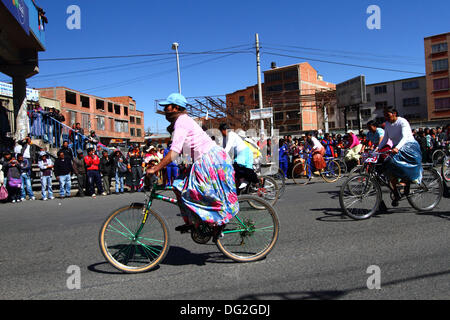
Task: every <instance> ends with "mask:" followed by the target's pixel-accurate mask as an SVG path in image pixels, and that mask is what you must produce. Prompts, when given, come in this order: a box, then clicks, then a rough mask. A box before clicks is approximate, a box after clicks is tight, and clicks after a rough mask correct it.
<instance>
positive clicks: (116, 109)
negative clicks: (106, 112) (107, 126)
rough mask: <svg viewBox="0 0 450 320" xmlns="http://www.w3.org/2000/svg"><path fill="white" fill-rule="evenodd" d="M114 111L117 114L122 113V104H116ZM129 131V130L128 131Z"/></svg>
mask: <svg viewBox="0 0 450 320" xmlns="http://www.w3.org/2000/svg"><path fill="white" fill-rule="evenodd" d="M114 113H115V114H120V105H118V104H115V105H114ZM127 132H128V131H127Z"/></svg>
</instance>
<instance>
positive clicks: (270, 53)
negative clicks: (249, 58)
mask: <svg viewBox="0 0 450 320" xmlns="http://www.w3.org/2000/svg"><path fill="white" fill-rule="evenodd" d="M264 53H265V54H268V55H273V56H280V57H287V58H294V59H303V60H310V61H317V62H323V63H330V64H336V65H342V66H348V67H358V68H365V69H372V70H382V71H392V72H402V73H411V74H420V75H424V73H423V72H415V71H405V70H396V69H388V68H380V67H371V66H363V65H358V64H352V63H344V62H336V61H329V60H320V59H314V58H310V57H298V56H291V55H287V54H281V53H274V52H264Z"/></svg>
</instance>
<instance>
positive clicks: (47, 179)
mask: <svg viewBox="0 0 450 320" xmlns="http://www.w3.org/2000/svg"><path fill="white" fill-rule="evenodd" d="M39 156H40V159H41V160H39V163H38V166H39V169H41V190H42V200H44V201H46V200H47V199H51V200H53V199H55V197H54V196H53V189H52V173H53V161H52V160H51V159H47V153H46V152H45V151H41V152H40V153H39ZM47 196H48V198H47Z"/></svg>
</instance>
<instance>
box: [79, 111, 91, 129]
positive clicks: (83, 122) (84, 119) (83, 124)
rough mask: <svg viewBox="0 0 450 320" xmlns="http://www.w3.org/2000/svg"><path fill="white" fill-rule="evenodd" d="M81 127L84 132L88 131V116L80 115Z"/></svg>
mask: <svg viewBox="0 0 450 320" xmlns="http://www.w3.org/2000/svg"><path fill="white" fill-rule="evenodd" d="M81 127H82V128H83V129H85V130H89V129H90V128H91V126H90V124H89V115H88V114H85V113H83V114H82V115H81Z"/></svg>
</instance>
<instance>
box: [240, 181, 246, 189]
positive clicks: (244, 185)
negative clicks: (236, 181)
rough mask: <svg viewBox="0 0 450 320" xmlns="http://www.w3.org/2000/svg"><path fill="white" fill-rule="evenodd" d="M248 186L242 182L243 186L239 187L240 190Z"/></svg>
mask: <svg viewBox="0 0 450 320" xmlns="http://www.w3.org/2000/svg"><path fill="white" fill-rule="evenodd" d="M246 186H247V183H245V182H242V183H241V185H240V186H239V189H244V188H245V187H246Z"/></svg>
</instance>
